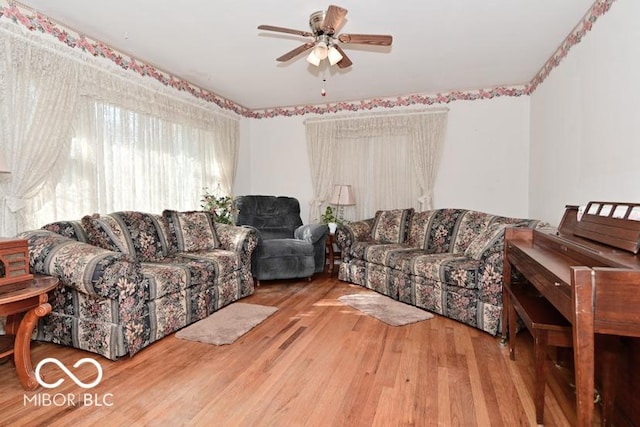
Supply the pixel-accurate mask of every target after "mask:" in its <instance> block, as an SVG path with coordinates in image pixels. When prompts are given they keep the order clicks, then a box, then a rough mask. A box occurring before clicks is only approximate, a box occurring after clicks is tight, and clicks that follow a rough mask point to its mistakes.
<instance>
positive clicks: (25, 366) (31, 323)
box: [0, 276, 58, 390]
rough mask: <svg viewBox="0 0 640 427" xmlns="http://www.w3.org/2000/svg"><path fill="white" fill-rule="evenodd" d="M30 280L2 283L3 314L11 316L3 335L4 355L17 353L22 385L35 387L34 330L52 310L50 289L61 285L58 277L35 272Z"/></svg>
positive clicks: (0, 348)
mask: <svg viewBox="0 0 640 427" xmlns="http://www.w3.org/2000/svg"><path fill="white" fill-rule="evenodd" d="M28 282H29V283H28V284H26V285H25V284H14V285H10V286H6V287H0V316H7V326H6V335H2V336H0V359H2V358H5V357H7V356H10V355H13V360H14V363H15V365H16V372H17V374H18V378H19V379H20V382H21V383H22V386H23V387H24V388H25V389H26V390H35V389H36V388H38V382H37V381H36V376H35V372H34V370H33V365H32V364H31V334H32V333H33V328H34V327H35V325H36V321H37V320H38V318H40V317H44V316H46V315H47V314H49V313H50V312H51V304H49V303H48V302H47V300H48V296H47V292H49V291H51V290H53V289H54V288H55V287H56V286H58V279H57V278H56V277H51V276H35V277H34V278H33V279H32V280H29V281H28ZM22 313H24V316H23V315H22Z"/></svg>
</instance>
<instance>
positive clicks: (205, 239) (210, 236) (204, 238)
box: [162, 210, 220, 252]
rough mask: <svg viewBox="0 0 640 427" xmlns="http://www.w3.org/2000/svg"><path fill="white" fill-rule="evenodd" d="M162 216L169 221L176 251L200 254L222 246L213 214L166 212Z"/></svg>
mask: <svg viewBox="0 0 640 427" xmlns="http://www.w3.org/2000/svg"><path fill="white" fill-rule="evenodd" d="M162 216H163V218H164V219H165V220H166V221H167V224H168V228H169V233H170V235H171V247H172V248H173V249H174V250H177V251H178V252H200V251H210V250H213V249H215V248H217V247H219V246H220V242H219V240H218V236H217V235H216V228H215V225H214V217H213V214H211V212H208V211H189V212H178V211H175V210H165V211H163V212H162Z"/></svg>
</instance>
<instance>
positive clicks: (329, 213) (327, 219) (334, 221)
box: [320, 206, 342, 234]
mask: <svg viewBox="0 0 640 427" xmlns="http://www.w3.org/2000/svg"><path fill="white" fill-rule="evenodd" d="M320 219H321V220H322V222H323V223H324V224H327V225H328V226H329V233H331V234H333V233H335V232H336V228H338V224H342V221H340V220H339V219H338V218H336V216H335V214H334V212H333V208H332V207H331V206H327V208H326V209H325V210H324V213H323V214H322V215H320Z"/></svg>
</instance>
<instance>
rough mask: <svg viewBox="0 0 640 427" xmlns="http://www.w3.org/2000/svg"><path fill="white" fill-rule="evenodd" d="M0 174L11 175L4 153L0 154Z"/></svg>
mask: <svg viewBox="0 0 640 427" xmlns="http://www.w3.org/2000/svg"><path fill="white" fill-rule="evenodd" d="M0 173H11V171H10V170H9V166H8V165H7V162H6V160H5V159H4V155H3V154H2V153H0Z"/></svg>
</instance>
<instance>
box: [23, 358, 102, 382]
mask: <svg viewBox="0 0 640 427" xmlns="http://www.w3.org/2000/svg"><path fill="white" fill-rule="evenodd" d="M46 363H53V364H54V365H57V366H58V367H59V368H60V369H62V370H63V371H64V373H65V374H67V376H68V377H69V378H71V380H72V381H73V382H74V383H76V384H77V385H78V386H80V387H82V388H93V387H95V386H97V385H98V384H100V381H101V380H102V366H100V364H99V363H98V362H96V361H95V360H94V359H91V358H89V357H85V358H83V359H80V360H78V361H77V362H76V363H75V364H74V365H73V367H74V368H77V367H78V366H80V365H84V364H85V363H91V364H92V365H93V366H95V367H96V369H97V370H98V377H97V378H96V379H95V380H94V381H93V382H91V383H89V384H85V383H83V382H82V381H80V379H78V377H76V376H75V375H73V373H72V372H71V371H70V370H69V369H67V367H66V366H64V365H63V364H62V362H60V361H59V360H58V359H56V358H54V357H47V358H46V359H42V360H41V361H40V362H38V364H37V365H36V381H38V384H40V385H41V386H42V387H45V388H55V387H58V386H59V385H60V384H62V383H63V382H64V379H63V378H60V379H59V380H58V381H56V382H55V383H53V384H49V383H47V382H45V381H44V380H43V379H42V377H41V376H40V369H41V368H42V366H43V365H44V364H46Z"/></svg>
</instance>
